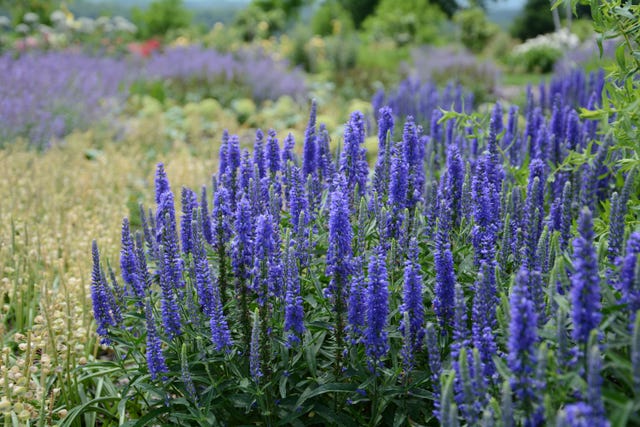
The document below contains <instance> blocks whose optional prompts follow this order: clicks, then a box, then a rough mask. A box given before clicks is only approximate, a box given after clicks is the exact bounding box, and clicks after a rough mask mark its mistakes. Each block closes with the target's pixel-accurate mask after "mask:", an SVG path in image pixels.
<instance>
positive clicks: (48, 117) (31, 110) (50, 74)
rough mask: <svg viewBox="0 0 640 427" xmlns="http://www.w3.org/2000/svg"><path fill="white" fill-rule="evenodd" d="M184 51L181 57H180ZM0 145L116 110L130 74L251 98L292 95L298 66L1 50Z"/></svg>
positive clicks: (197, 53) (243, 59) (223, 58)
mask: <svg viewBox="0 0 640 427" xmlns="http://www.w3.org/2000/svg"><path fill="white" fill-rule="evenodd" d="M187 58H188V60H187ZM0 75H2V80H1V81H0V145H1V144H3V143H4V142H8V141H11V140H13V139H15V138H17V137H23V138H25V139H26V140H27V141H28V142H29V143H30V144H31V145H33V146H37V147H46V146H48V145H49V144H52V143H54V142H55V141H57V140H60V139H61V138H63V137H65V136H66V135H68V134H69V133H70V132H71V131H73V130H78V129H80V130H83V129H85V128H87V127H88V126H89V125H90V124H92V123H95V122H96V121H99V120H105V119H108V118H110V117H116V116H117V114H118V113H119V112H120V111H121V110H122V108H123V106H124V101H125V100H126V99H127V96H128V95H129V92H130V87H131V85H132V84H133V83H134V82H135V81H156V80H159V79H164V80H167V81H171V82H174V83H175V82H177V83H180V84H182V85H188V84H190V83H193V82H194V81H198V82H202V83H203V84H205V83H206V82H235V83H238V84H240V85H243V87H246V88H248V94H247V95H250V96H252V97H253V98H254V99H256V100H258V101H263V100H267V99H277V98H278V97H280V96H283V95H290V96H293V97H299V96H301V94H302V93H303V92H304V89H305V85H304V79H303V76H302V75H301V73H300V72H299V71H297V70H288V69H287V65H286V64H285V63H283V62H278V61H275V60H273V59H271V58H270V57H266V56H261V55H258V54H255V53H249V52H245V53H241V54H239V55H236V56H232V55H231V54H223V53H219V52H217V51H215V50H210V49H204V48H201V47H189V48H172V49H168V50H166V51H164V52H162V53H156V54H154V55H152V56H151V57H150V58H149V59H148V60H142V59H135V58H134V59H132V58H127V57H124V58H116V57H97V56H91V55H88V54H85V53H78V52H71V51H48V52H30V53H25V54H23V55H19V56H17V57H16V56H15V55H13V54H11V53H10V52H8V53H4V54H2V55H0Z"/></svg>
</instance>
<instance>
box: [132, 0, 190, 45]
mask: <svg viewBox="0 0 640 427" xmlns="http://www.w3.org/2000/svg"><path fill="white" fill-rule="evenodd" d="M131 16H132V19H133V22H134V24H136V25H137V26H138V31H139V33H138V34H139V35H140V36H141V37H143V38H148V37H153V36H164V35H166V34H167V33H168V32H169V31H170V30H177V29H180V28H186V27H188V26H189V25H190V24H191V14H190V13H189V11H188V10H187V9H186V8H185V7H184V4H183V3H182V0H155V1H154V2H153V3H151V4H150V5H149V7H148V8H147V9H146V10H144V11H143V10H140V9H139V8H134V9H133V11H132V12H131Z"/></svg>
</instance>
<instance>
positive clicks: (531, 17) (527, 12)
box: [511, 0, 555, 40]
mask: <svg viewBox="0 0 640 427" xmlns="http://www.w3.org/2000/svg"><path fill="white" fill-rule="evenodd" d="M554 30H555V27H554V25H553V15H552V14H551V4H550V3H549V0H527V3H526V4H525V6H524V9H523V10H522V13H521V14H520V16H518V18H516V20H515V21H514V22H513V25H512V26H511V35H512V36H513V37H515V38H518V39H520V40H527V39H530V38H533V37H535V36H537V35H540V34H547V33H551V32H553V31H554Z"/></svg>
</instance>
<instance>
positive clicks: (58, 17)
mask: <svg viewBox="0 0 640 427" xmlns="http://www.w3.org/2000/svg"><path fill="white" fill-rule="evenodd" d="M50 18H51V22H54V23H59V22H64V21H65V20H66V19H67V16H66V15H65V14H64V12H63V11H61V10H54V11H53V12H51V16H50Z"/></svg>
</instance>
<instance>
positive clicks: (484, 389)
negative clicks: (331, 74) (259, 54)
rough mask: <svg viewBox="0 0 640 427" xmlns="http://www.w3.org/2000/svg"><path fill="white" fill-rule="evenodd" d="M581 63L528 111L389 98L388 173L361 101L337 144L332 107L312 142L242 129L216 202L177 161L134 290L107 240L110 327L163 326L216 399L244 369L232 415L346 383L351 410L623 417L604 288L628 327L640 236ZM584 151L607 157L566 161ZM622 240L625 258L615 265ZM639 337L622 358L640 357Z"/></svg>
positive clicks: (314, 128)
mask: <svg viewBox="0 0 640 427" xmlns="http://www.w3.org/2000/svg"><path fill="white" fill-rule="evenodd" d="M566 78H567V79H569V82H560V81H557V80H554V81H553V82H551V84H550V85H549V86H542V87H541V88H540V92H539V93H538V94H537V96H536V97H534V96H533V90H530V91H529V93H528V97H527V105H526V106H525V107H524V109H523V116H524V117H520V115H519V111H520V110H519V109H518V108H513V107H512V108H509V109H508V110H507V109H505V108H503V106H502V105H500V104H496V105H495V106H494V108H493V109H492V112H491V115H490V117H489V120H488V122H489V127H488V128H487V129H484V128H482V127H481V126H478V125H477V123H476V122H472V121H469V120H467V119H465V118H464V116H461V115H457V114H452V115H450V116H447V115H446V114H443V113H442V112H441V111H440V110H439V109H436V108H435V107H433V110H432V111H431V112H430V113H428V114H424V112H423V113H421V114H420V115H417V116H416V117H418V119H416V118H415V117H413V116H404V115H402V114H397V112H396V111H394V110H393V108H389V107H384V108H381V109H380V111H379V112H378V119H379V124H378V144H379V147H380V151H379V157H378V159H377V161H375V167H374V169H373V173H371V174H370V170H369V163H368V162H367V157H366V149H365V137H366V135H367V133H372V134H373V133H374V132H373V130H372V129H369V128H368V126H367V124H366V120H365V117H364V116H363V114H361V113H359V112H355V113H353V114H352V115H351V118H350V119H349V121H348V123H347V125H346V126H345V131H344V144H343V148H342V151H341V153H339V154H337V155H331V154H330V152H329V149H328V147H329V145H328V142H327V140H326V139H325V135H324V128H323V127H322V126H321V125H318V124H317V123H316V121H317V118H316V106H315V104H313V105H312V108H311V114H310V120H309V122H308V127H307V130H306V132H305V136H304V143H303V144H302V147H300V148H301V149H300V150H296V149H295V140H294V138H293V136H291V135H289V136H287V137H286V139H285V142H284V144H283V145H284V147H283V148H280V144H279V142H278V138H277V134H276V132H275V131H273V130H270V131H269V132H268V133H267V137H266V139H265V135H264V133H263V132H262V131H258V132H257V134H256V140H255V144H254V152H253V154H251V153H249V151H248V150H246V149H243V148H242V147H241V146H240V141H239V138H238V137H237V136H235V135H229V134H227V133H225V134H224V135H223V141H222V146H221V149H220V154H221V159H220V170H219V172H218V173H217V174H216V175H215V177H214V179H213V188H212V189H208V188H207V190H206V191H204V192H203V195H202V196H201V197H200V198H199V199H198V197H197V196H196V193H195V192H193V191H191V190H189V189H184V190H182V195H183V197H182V203H181V205H182V206H181V211H182V215H180V216H178V215H177V214H176V210H177V209H176V207H175V206H174V196H173V193H172V190H171V186H170V185H169V181H168V179H167V176H166V173H165V171H164V168H163V166H162V164H160V165H158V169H157V174H156V204H157V207H156V212H155V213H153V212H152V213H151V214H149V215H146V216H144V218H143V220H142V223H143V226H142V231H141V232H136V233H135V236H132V235H131V233H132V231H131V229H130V228H131V227H130V224H129V222H128V221H127V220H125V221H124V222H123V225H122V234H123V236H122V252H121V260H120V261H121V262H120V265H121V272H122V276H123V279H124V280H123V283H124V286H123V287H122V286H118V285H117V284H116V283H115V281H114V280H112V281H111V282H112V283H109V282H108V281H107V280H106V279H105V278H104V277H105V275H104V273H103V272H102V267H101V263H100V260H99V257H98V254H97V248H95V249H94V251H95V257H94V259H95V265H94V271H93V274H92V292H93V297H94V312H95V317H96V321H97V325H98V333H99V334H100V335H101V336H102V337H103V339H104V340H111V342H115V343H116V344H114V345H115V346H116V347H119V346H124V347H125V348H127V350H130V348H128V346H130V345H132V344H130V343H131V342H132V341H128V340H133V338H131V337H130V336H129V335H128V334H130V332H129V331H130V330H131V328H134V330H136V331H137V332H139V333H141V334H146V338H147V339H146V342H147V348H146V354H147V362H144V361H138V365H136V366H138V369H140V370H141V371H143V372H145V370H148V372H149V373H150V374H151V376H152V377H153V378H161V377H163V376H165V377H167V378H172V381H173V382H172V385H171V387H173V388H172V393H173V394H177V395H181V396H195V397H194V401H197V402H202V401H203V398H213V397H210V396H212V393H215V390H212V387H211V384H209V381H211V380H210V378H216V381H220V383H217V384H216V385H215V387H218V386H220V387H222V389H224V388H223V387H236V386H231V385H230V384H229V383H228V382H230V383H233V384H236V383H237V384H239V385H238V386H237V387H238V388H236V389H234V390H236V392H237V393H238V394H237V395H233V396H231V397H229V396H226V395H225V394H224V393H223V394H220V395H218V396H217V397H215V399H219V401H221V402H233V403H229V404H228V405H227V406H224V408H225V409H224V411H228V412H224V414H225V415H224V416H225V417H228V418H229V419H233V420H234V421H238V420H240V419H244V418H242V417H248V416H250V415H248V414H255V415H256V417H258V418H259V417H260V416H270V415H272V414H274V413H277V414H278V416H279V417H287V416H292V417H293V416H295V417H297V416H299V415H298V414H300V413H310V412H311V411H313V410H314V409H313V408H314V406H313V404H310V403H309V402H310V401H313V402H314V404H315V403H318V405H322V406H319V407H322V408H329V406H331V405H329V404H327V402H324V403H319V402H322V399H324V398H325V397H326V396H325V394H327V392H330V393H332V394H333V395H332V397H331V398H332V399H335V400H333V401H332V404H335V405H337V406H340V405H342V408H343V410H344V411H345V413H347V412H348V413H350V414H351V415H353V417H354V418H353V419H350V421H351V420H354V421H353V422H354V423H357V422H356V421H355V420H356V419H357V420H359V421H358V422H363V420H365V419H368V418H367V417H369V416H371V417H372V420H373V421H372V423H373V424H376V423H387V420H389V423H390V422H391V421H393V420H394V415H393V414H394V413H395V411H407V412H406V413H410V414H411V415H410V416H411V418H412V419H423V421H425V423H428V422H429V421H428V420H429V419H430V418H431V417H432V416H435V417H437V418H438V419H439V420H440V421H441V422H442V423H443V424H447V425H448V424H451V425H454V424H457V423H458V422H460V421H464V422H466V423H468V424H469V425H477V424H482V425H494V424H496V423H499V422H502V421H504V422H505V423H506V425H520V424H523V425H531V426H534V425H543V424H553V423H554V422H555V420H556V417H557V419H558V422H560V423H564V424H560V425H582V424H581V423H583V421H584V420H588V419H591V420H596V421H598V422H599V424H597V425H606V423H607V421H606V419H607V410H608V408H607V406H606V404H608V403H607V400H603V399H602V394H603V391H602V390H603V388H604V387H608V385H607V383H606V382H605V378H606V377H605V376H604V374H603V370H605V369H607V368H606V365H604V364H603V360H602V355H601V352H602V351H603V349H604V348H607V345H608V341H607V340H611V339H615V340H618V338H614V337H616V336H617V335H616V334H605V333H603V332H604V331H603V329H604V328H605V327H609V326H607V325H606V323H607V322H602V320H603V316H604V314H603V310H602V307H603V298H609V296H608V295H613V293H614V292H619V296H618V295H616V298H619V301H620V303H621V305H622V306H623V308H621V309H620V310H619V313H618V314H617V316H618V317H619V319H618V318H616V319H613V320H610V321H609V323H612V322H613V323H614V324H615V325H616V326H615V327H617V328H619V327H620V325H622V329H621V330H622V331H628V330H629V328H630V325H633V324H634V319H635V318H634V316H635V310H637V309H638V308H640V303H639V301H640V298H639V297H638V295H639V294H640V291H638V285H637V278H638V271H639V270H640V269H639V268H638V253H640V243H639V242H640V237H639V235H638V233H631V234H630V236H629V237H628V238H627V239H626V243H625V236H626V234H627V233H625V231H626V224H625V222H624V220H623V221H622V222H620V219H619V218H618V217H616V218H613V217H612V218H611V219H610V223H611V227H612V231H611V233H610V235H608V236H607V235H606V234H605V237H599V236H596V234H595V233H594V218H606V216H601V214H602V213H603V212H606V210H605V209H602V206H607V204H608V200H607V198H609V197H611V196H610V195H611V194H613V191H611V190H614V189H617V188H616V186H617V185H619V183H618V182H617V181H616V180H614V179H612V177H613V176H614V175H615V173H616V172H617V169H616V166H615V163H611V162H609V159H608V158H607V156H605V155H603V154H601V153H602V151H603V150H606V149H607V147H608V145H607V143H606V142H602V143H601V142H599V141H598V140H596V139H594V138H595V137H597V136H598V129H599V128H598V126H599V124H598V123H597V122H595V123H594V122H593V121H590V120H582V119H580V117H579V116H578V115H577V114H576V109H575V108H576V107H580V106H588V105H589V104H591V105H594V103H598V102H599V101H598V97H597V96H596V95H593V96H592V95H591V94H588V91H590V90H591V92H592V93H593V91H592V89H593V88H595V87H598V85H599V83H598V81H599V80H598V79H599V76H598V75H597V74H595V75H594V76H593V77H591V78H589V77H585V76H578V75H577V74H574V75H571V76H568V77H566ZM460 96H462V95H461V93H459V94H458V96H457V98H456V99H459V97H460ZM434 102H435V101H434ZM454 104H455V103H454ZM433 105H435V104H433ZM394 114H396V115H394ZM443 118H444V119H446V120H443ZM505 118H506V120H505ZM522 120H524V123H525V126H523V128H522V129H518V125H517V122H518V121H522ZM396 123H402V126H399V125H396ZM299 153H301V156H300V154H299ZM572 153H578V154H589V153H593V154H594V158H593V161H592V162H591V163H590V164H586V165H585V166H584V167H581V168H576V169H573V170H572V169H568V168H564V167H563V168H559V167H558V165H560V164H562V163H563V162H564V160H565V159H566V158H567V156H570V155H572ZM520 169H523V170H524V173H516V172H514V171H518V170H520ZM527 171H528V173H527ZM635 176H636V175H635V174H633V173H631V174H628V175H627V181H628V182H631V184H627V185H626V186H625V188H623V189H617V190H619V192H618V194H620V195H616V196H613V202H614V204H615V206H616V207H615V209H614V213H615V215H624V213H625V212H626V204H627V201H628V200H629V199H630V198H632V197H635V195H634V194H633V192H631V190H630V188H631V187H632V186H633V180H634V179H635ZM585 181H587V184H585ZM208 194H212V195H213V203H212V204H210V200H211V199H210V197H209V196H208ZM141 211H142V212H144V209H142V210H141ZM572 224H577V227H574V226H573V225H572ZM620 224H622V225H620ZM597 227H599V228H598V229H599V230H602V229H604V228H603V226H602V224H601V222H599V223H598V224H597ZM620 228H621V229H620ZM143 236H144V237H143ZM606 237H608V243H609V246H610V249H609V254H610V255H611V259H612V260H613V262H611V263H610V264H607V265H603V264H602V261H601V260H600V259H599V258H598V255H597V251H596V247H597V246H598V245H599V244H600V243H604V241H605V240H604V239H605V238H606ZM602 271H609V272H610V273H607V274H610V276H611V277H614V276H615V277H616V281H615V283H616V286H617V287H616V288H614V287H612V286H611V285H610V283H609V282H606V281H601V279H600V274H601V272H602ZM605 286H611V287H610V288H604V287H605ZM605 290H606V292H605ZM122 326H126V327H124V328H123V327H122ZM631 327H633V326H631ZM617 330H618V329H617ZM145 331H146V332H145ZM637 334H638V335H639V336H640V332H637ZM554 335H555V337H556V338H557V339H556V340H555V341H554V340H549V339H548V337H549V336H554ZM105 342H108V341H105ZM127 343H129V344H127ZM183 343H185V344H184V345H187V346H188V348H192V349H193V353H192V354H190V357H193V359H194V360H193V363H191V362H190V363H189V364H187V365H185V363H184V362H183V359H184V358H183V357H182V358H181V354H182V353H181V352H180V351H178V348H179V346H180V345H183ZM615 346H618V347H622V346H624V344H621V343H620V341H615ZM638 348H640V347H639V345H638V344H637V343H635V344H634V346H633V349H634V351H633V352H630V353H633V354H632V355H631V356H629V355H628V354H627V353H621V355H619V356H617V357H627V358H630V359H631V361H630V363H629V365H630V366H632V367H633V369H634V371H633V372H636V373H637V372H640V367H638V366H637V365H638V364H639V363H640V357H639V356H638V350H637V349H638ZM132 357H135V356H132ZM190 360H191V359H190ZM189 370H191V373H189ZM558 373H563V375H559V374H558ZM565 373H566V374H567V375H564V374H565ZM575 373H579V374H580V377H577V376H575V375H574V374H575ZM568 374H571V375H568ZM607 375H615V374H613V373H611V372H609V371H607ZM636 377H637V378H640V374H638V375H636V376H635V377H634V378H636ZM180 378H182V380H181V379H180ZM184 378H187V379H188V381H187V380H184ZM218 378H221V379H218ZM580 378H585V380H586V381H582V380H581V379H580ZM638 382H639V383H640V380H638ZM254 386H255V387H258V388H259V389H260V391H256V392H254V391H251V390H255V389H254V388H252V387H254ZM215 387H214V388H215ZM263 387H264V389H263ZM265 390H267V391H265ZM381 390H384V393H389V394H393V396H394V397H393V398H392V399H389V398H387V397H385V398H384V399H381V398H380V396H381V394H380V393H381ZM556 390H559V392H558V393H556ZM630 390H631V386H629V388H628V390H627V389H624V390H622V391H618V393H632V391H630ZM252 393H253V394H252ZM345 393H346V395H344V394H345ZM394 393H395V394H394ZM548 393H556V394H554V399H547V398H546V397H545V396H546V395H547V394H548ZM230 394H232V393H230ZM274 396H278V397H274ZM558 396H560V397H558ZM276 399H277V400H276ZM314 399H317V400H314ZM432 399H435V400H436V401H437V403H433V400H432ZM392 400H393V401H398V402H401V403H398V404H397V406H393V405H394V404H391V403H390V402H391V401H392ZM242 402H245V403H246V405H244V404H243V403H242ZM224 405H226V404H224ZM237 405H244V406H242V407H243V408H244V410H245V411H244V412H243V413H242V415H238V414H234V413H233V411H232V410H231V409H229V408H230V407H235V406H237ZM257 407H258V409H257ZM346 408H352V409H353V411H352V410H351V409H346ZM327 410H329V409H327ZM254 411H255V412H254ZM273 411H276V412H273ZM377 411H379V412H377ZM291 414H294V415H291ZM354 414H355V415H354ZM334 415H335V416H336V417H338V416H345V417H346V415H344V414H339V415H338V414H334ZM378 416H379V417H381V418H379V419H378V418H375V417H378ZM234 417H236V418H234ZM387 417H389V418H387ZM335 419H336V420H338V419H340V418H335ZM244 420H245V421H246V419H244ZM381 420H384V421H381ZM499 420H502V421H499ZM584 422H586V421H584ZM594 425H596V424H594Z"/></svg>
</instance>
